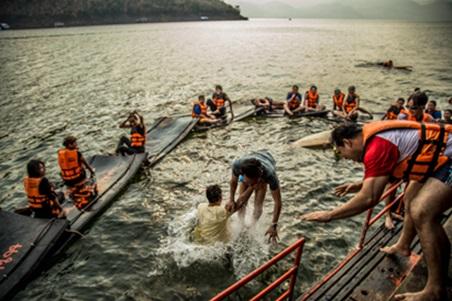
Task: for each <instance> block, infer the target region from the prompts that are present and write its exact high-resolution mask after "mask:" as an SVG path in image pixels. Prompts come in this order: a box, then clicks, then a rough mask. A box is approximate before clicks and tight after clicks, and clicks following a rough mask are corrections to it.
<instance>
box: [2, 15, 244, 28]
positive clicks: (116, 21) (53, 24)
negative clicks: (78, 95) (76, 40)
mask: <svg viewBox="0 0 452 301" xmlns="http://www.w3.org/2000/svg"><path fill="white" fill-rule="evenodd" d="M0 20H1V19H0ZM248 20H249V19H248V18H247V17H243V16H241V15H239V16H208V19H202V18H201V16H190V17H171V16H159V17H150V18H148V17H141V18H133V17H120V18H111V19H110V18H109V19H102V20H83V21H81V20H70V21H66V22H63V21H64V20H58V19H54V20H47V21H44V22H20V21H19V22H17V23H15V22H8V21H7V20H6V21H2V23H7V24H8V25H9V26H10V28H9V29H7V30H22V29H49V28H67V27H85V26H102V25H129V24H149V23H179V22H212V21H248Z"/></svg>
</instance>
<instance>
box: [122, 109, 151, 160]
mask: <svg viewBox="0 0 452 301" xmlns="http://www.w3.org/2000/svg"><path fill="white" fill-rule="evenodd" d="M119 127H120V128H121V129H125V128H130V139H129V138H127V137H126V136H122V137H121V139H120V140H119V143H118V146H117V147H116V154H121V155H123V156H124V155H126V154H127V155H132V154H139V153H144V152H145V148H146V126H145V125H144V119H143V116H141V115H140V114H138V112H137V111H133V112H132V113H130V114H129V116H128V117H127V119H126V120H124V121H123V122H122V123H121V124H120V125H119Z"/></svg>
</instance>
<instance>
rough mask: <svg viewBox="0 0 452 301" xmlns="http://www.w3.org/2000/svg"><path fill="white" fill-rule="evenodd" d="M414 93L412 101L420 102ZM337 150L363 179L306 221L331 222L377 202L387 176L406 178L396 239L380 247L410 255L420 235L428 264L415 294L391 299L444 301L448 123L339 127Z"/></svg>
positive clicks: (450, 163) (451, 142)
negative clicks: (350, 194)
mask: <svg viewBox="0 0 452 301" xmlns="http://www.w3.org/2000/svg"><path fill="white" fill-rule="evenodd" d="M420 96H421V95H417V96H415V97H414V102H415V103H416V102H418V99H416V98H417V97H420ZM331 140H332V142H333V144H334V145H335V149H336V152H337V153H338V154H339V155H341V156H342V157H344V158H345V159H350V160H353V161H356V162H362V163H363V165H364V179H363V181H362V183H360V184H355V185H353V186H352V187H349V191H351V190H354V191H355V192H357V194H356V195H355V196H354V197H352V198H351V199H350V200H349V201H348V202H346V203H344V204H343V205H341V206H339V207H337V208H334V209H332V210H328V211H317V212H311V213H307V214H304V215H303V216H302V217H301V219H302V220H306V221H319V222H330V221H332V220H336V219H343V218H347V217H351V216H355V215H358V214H360V213H362V212H364V211H366V210H368V209H370V208H373V207H374V206H376V205H377V204H378V202H379V200H380V198H381V196H382V194H383V192H384V190H385V187H386V186H387V184H388V183H389V182H390V180H391V178H396V179H399V180H401V179H403V180H404V181H406V182H407V186H406V189H405V195H404V204H405V217H404V220H403V228H402V234H401V235H400V236H399V239H398V241H397V242H396V243H395V244H394V245H392V246H388V247H384V248H381V251H382V252H384V253H387V254H390V255H399V256H406V257H408V256H410V254H411V245H412V242H413V240H414V238H415V237H416V234H418V236H419V239H420V242H421V246H422V253H423V257H424V259H425V261H426V263H427V269H428V280H427V284H426V286H425V288H424V289H423V290H422V291H420V292H418V293H414V294H412V293H407V294H401V295H396V296H395V300H429V301H436V300H438V301H439V300H446V299H447V291H446V284H447V279H448V277H447V274H448V267H449V265H448V261H449V257H450V243H449V240H448V238H447V235H446V233H445V231H444V228H443V227H442V225H441V222H440V221H441V219H440V217H441V215H442V213H443V212H445V211H447V210H448V209H449V208H451V207H452V198H451V196H452V126H450V125H444V124H441V125H440V124H434V123H421V122H416V121H414V122H413V121H401V120H389V121H386V120H385V121H375V122H371V123H369V124H366V125H364V126H363V127H362V128H361V127H359V126H357V125H356V124H351V123H350V124H346V125H341V126H339V127H337V128H336V129H335V130H334V131H333V133H332V136H331Z"/></svg>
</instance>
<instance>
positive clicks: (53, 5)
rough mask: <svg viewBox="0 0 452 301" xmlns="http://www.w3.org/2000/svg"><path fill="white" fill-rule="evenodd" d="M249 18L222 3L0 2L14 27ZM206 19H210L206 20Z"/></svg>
mask: <svg viewBox="0 0 452 301" xmlns="http://www.w3.org/2000/svg"><path fill="white" fill-rule="evenodd" d="M201 17H203V18H202V19H207V18H208V19H209V20H240V19H246V18H244V17H242V16H241V15H240V12H239V11H238V10H237V9H235V8H234V7H233V6H232V5H229V4H226V3H224V2H223V1H220V0H34V1H31V0H1V1H0V22H6V23H8V24H9V25H10V26H11V28H25V27H27V28H30V27H53V26H68V25H71V26H73V25H94V24H117V23H135V22H161V21H191V20H200V19H201ZM205 17H207V18H205Z"/></svg>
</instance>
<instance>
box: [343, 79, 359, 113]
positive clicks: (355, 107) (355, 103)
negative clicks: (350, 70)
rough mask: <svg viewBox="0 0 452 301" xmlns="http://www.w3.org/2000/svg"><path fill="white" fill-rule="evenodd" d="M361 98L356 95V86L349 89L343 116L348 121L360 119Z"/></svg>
mask: <svg viewBox="0 0 452 301" xmlns="http://www.w3.org/2000/svg"><path fill="white" fill-rule="evenodd" d="M359 103H360V97H359V95H358V94H356V88H355V86H350V87H348V95H347V97H346V98H345V101H344V104H343V106H342V114H341V115H342V116H341V117H343V118H345V119H347V120H356V119H358V111H359Z"/></svg>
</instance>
